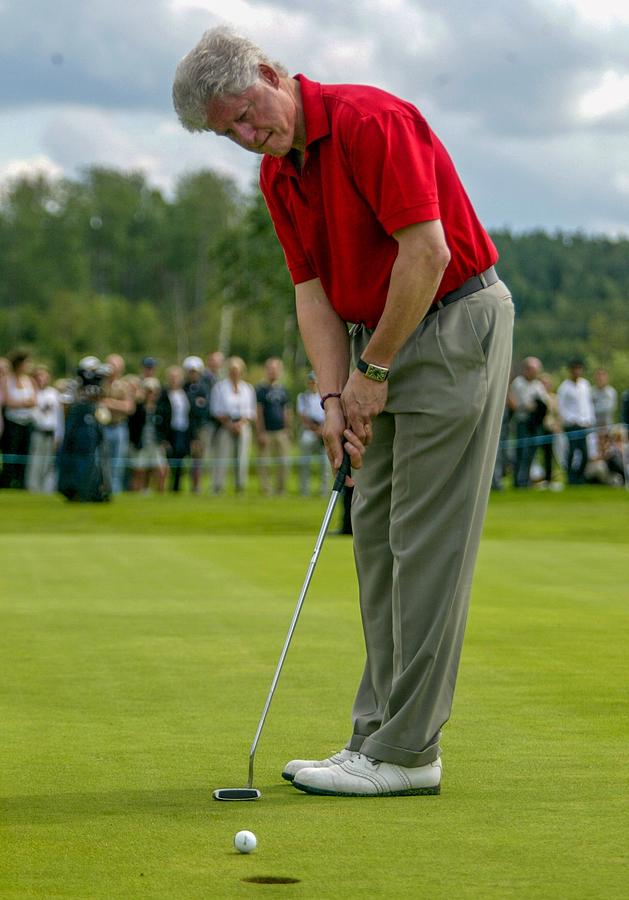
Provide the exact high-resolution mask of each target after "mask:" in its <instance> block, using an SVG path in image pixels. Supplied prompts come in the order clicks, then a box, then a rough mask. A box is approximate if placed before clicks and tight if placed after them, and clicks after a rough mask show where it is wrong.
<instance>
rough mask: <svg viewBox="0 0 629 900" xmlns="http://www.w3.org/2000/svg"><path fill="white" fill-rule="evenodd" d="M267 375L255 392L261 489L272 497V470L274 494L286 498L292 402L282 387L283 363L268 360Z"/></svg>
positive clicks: (278, 360)
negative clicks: (271, 474)
mask: <svg viewBox="0 0 629 900" xmlns="http://www.w3.org/2000/svg"><path fill="white" fill-rule="evenodd" d="M264 371H265V374H266V380H265V381H263V382H262V383H261V384H259V385H258V386H257V388H256V399H257V428H258V446H259V448H260V456H259V462H260V488H261V490H262V493H263V494H270V493H271V479H270V472H269V469H270V467H271V466H273V467H274V470H275V471H274V473H273V474H274V476H275V478H274V481H275V490H274V493H276V494H283V493H284V491H285V490H286V482H287V479H288V471H289V466H290V458H289V453H290V438H289V429H290V424H291V411H290V398H289V396H288V392H287V390H286V388H285V387H284V385H283V384H282V383H281V378H282V375H283V372H284V366H283V365H282V360H281V359H278V358H277V357H276V356H273V357H271V358H270V359H267V361H266V363H265V364H264Z"/></svg>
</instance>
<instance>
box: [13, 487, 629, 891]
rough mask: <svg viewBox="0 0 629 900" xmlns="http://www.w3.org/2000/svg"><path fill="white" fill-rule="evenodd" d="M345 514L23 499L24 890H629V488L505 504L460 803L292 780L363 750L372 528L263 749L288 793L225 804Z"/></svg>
mask: <svg viewBox="0 0 629 900" xmlns="http://www.w3.org/2000/svg"><path fill="white" fill-rule="evenodd" d="M323 508H324V506H323V501H321V500H314V499H313V500H308V501H303V500H297V499H296V498H285V499H284V498H282V499H266V500H264V499H257V498H255V499H247V498H229V497H227V498H221V499H220V500H216V499H214V498H208V497H203V498H197V497H190V496H185V495H182V496H177V497H172V496H168V497H138V496H125V497H122V498H118V499H117V500H116V501H115V502H114V503H112V504H111V505H108V506H100V507H89V506H80V507H77V506H73V505H68V504H65V503H63V502H62V501H61V500H59V499H57V498H55V497H52V498H46V497H32V496H24V495H20V494H17V493H8V492H3V493H2V495H0V513H1V516H0V531H1V532H2V537H1V538H0V541H1V543H0V585H1V596H2V601H1V620H0V652H1V654H2V661H3V662H2V670H3V677H2V694H3V701H2V707H3V708H2V713H1V715H2V724H3V729H2V730H3V736H2V741H1V742H0V773H1V774H0V779H1V793H2V813H1V823H2V832H3V834H2V838H1V840H2V846H3V854H2V861H1V863H0V865H1V870H0V896H2V897H3V898H4V897H6V898H30V897H33V898H53V897H54V898H56V897H60V898H61V897H65V898H82V900H84V898H136V897H142V898H144V897H146V898H168V900H173V898H185V900H190V898H201V897H218V898H222V897H255V896H270V897H280V896H287V897H288V896H295V897H306V898H315V897H316V898H328V897H330V898H335V897H339V898H341V897H343V898H352V897H361V896H362V897H387V898H388V897H391V898H407V897H408V898H419V897H424V896H426V897H432V896H441V897H447V898H461V897H462V898H487V897H491V898H494V897H495V898H505V897H517V898H542V897H543V898H551V897H552V898H557V897H560V898H564V897H565V898H581V897H582V898H598V897H601V898H603V897H604V898H615V897H621V896H623V897H624V896H626V885H627V870H626V834H627V825H628V821H627V819H628V817H627V807H626V797H627V780H626V767H625V768H623V761H624V762H625V763H626V757H624V758H623V754H622V750H623V747H624V749H625V751H626V740H627V721H626V712H627V709H626V686H627V675H628V672H629V662H628V658H629V655H628V654H627V632H628V631H629V629H628V627H627V606H628V601H629V589H628V586H627V585H628V583H629V581H628V578H627V572H628V571H629V568H628V563H629V552H628V550H627V540H628V538H629V516H628V511H629V496H628V495H627V494H626V493H625V492H623V491H614V490H611V489H610V490H606V489H604V488H600V489H595V488H594V489H582V490H576V491H573V492H571V491H566V492H565V493H563V494H561V495H554V494H553V495H550V494H548V495H541V494H532V493H530V494H529V493H518V494H515V493H513V492H507V493H506V494H504V495H501V496H496V497H493V498H492V501H491V504H490V511H489V516H488V522H487V527H486V531H485V537H484V540H483V543H482V547H481V553H480V558H479V564H478V569H477V577H476V581H475V585H474V593H473V602H472V610H471V614H470V621H469V626H468V634H467V639H466V644H465V649H464V655H463V661H462V668H461V675H460V679H459V685H458V689H457V695H456V698H455V707H454V711H453V717H452V721H451V723H450V724H449V725H448V726H447V727H446V729H445V733H444V740H443V745H444V773H445V774H444V782H443V790H442V794H441V796H440V797H417V798H397V799H395V798H394V799H368V800H361V799H353V798H319V797H310V796H307V795H304V794H301V793H299V792H298V791H296V790H295V789H294V788H292V787H291V786H290V784H288V783H286V782H284V781H283V780H282V779H281V778H280V771H281V767H282V764H283V763H284V762H285V761H286V760H287V759H290V758H291V757H293V756H303V755H306V754H309V753H312V754H313V755H327V754H328V753H329V752H330V751H332V750H335V749H338V748H339V747H341V746H342V745H343V743H344V741H345V739H346V737H347V729H348V716H349V709H350V706H351V701H352V697H353V692H354V688H355V685H356V682H357V679H358V676H359V673H360V670H361V668H362V638H361V635H360V626H359V620H358V613H357V607H356V602H357V601H356V588H355V583H354V576H353V564H352V555H351V541H350V540H348V539H347V538H338V537H332V536H331V537H330V538H329V539H328V541H327V542H326V544H325V547H324V549H323V552H322V556H321V559H320V562H319V566H318V568H317V572H316V574H315V577H314V580H313V583H312V586H311V590H310V593H309V596H308V598H307V601H306V605H305V607H304V611H303V614H302V618H301V620H300V622H299V625H298V629H297V633H296V636H295V641H294V644H293V646H292V647H291V650H290V653H289V655H288V659H287V662H286V666H285V670H284V674H283V676H282V680H281V681H280V685H279V687H278V692H277V694H276V697H275V700H274V702H273V705H272V707H271V711H270V714H269V719H268V722H267V726H266V729H265V731H264V733H263V736H262V739H261V742H260V746H259V749H258V755H257V763H256V778H255V784H256V786H257V787H258V788H260V790H261V791H262V794H263V796H262V799H261V800H259V801H257V802H254V803H232V804H230V803H217V802H215V801H213V800H212V799H211V791H212V789H214V788H216V787H238V786H241V785H243V784H244V783H245V782H246V776H247V757H248V751H249V745H250V742H251V739H252V737H253V733H254V731H255V727H256V725H257V722H258V718H259V715H260V712H261V707H262V704H263V703H264V699H265V697H266V693H267V690H268V687H269V683H270V680H271V677H272V675H273V671H274V668H275V665H276V662H277V658H278V654H279V651H280V649H281V646H282V643H283V640H284V637H285V634H286V630H287V627H288V623H289V621H290V617H291V615H292V612H293V609H294V605H295V601H296V598H297V594H298V592H299V588H300V586H301V583H302V580H303V577H304V574H305V570H306V567H307V564H308V562H309V559H310V554H311V552H312V547H313V544H314V539H315V537H316V533H317V530H318V527H319V523H320V521H321V516H322V513H323ZM241 829H249V830H251V831H253V832H255V834H256V835H257V838H258V849H257V850H256V852H255V853H253V854H252V855H250V856H241V855H239V854H236V853H235V851H234V850H233V848H232V843H231V842H232V838H233V835H234V834H235V832H236V831H239V830H241ZM251 878H262V879H278V878H280V879H282V878H290V879H297V882H296V883H292V884H270V883H250V882H246V881H245V879H251Z"/></svg>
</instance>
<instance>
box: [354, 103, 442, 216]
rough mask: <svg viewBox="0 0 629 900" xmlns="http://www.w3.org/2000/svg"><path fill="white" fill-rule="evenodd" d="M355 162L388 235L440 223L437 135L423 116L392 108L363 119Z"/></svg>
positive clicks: (358, 128) (358, 177) (356, 137)
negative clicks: (409, 226)
mask: <svg viewBox="0 0 629 900" xmlns="http://www.w3.org/2000/svg"><path fill="white" fill-rule="evenodd" d="M350 161H351V166H352V174H353V176H354V179H355V181H356V184H357V186H358V188H359V190H360V191H361V193H362V194H363V196H364V197H365V199H366V200H367V202H368V203H369V205H370V206H371V208H372V209H373V211H374V214H375V215H376V217H377V219H378V220H379V222H380V224H381V225H382V227H383V228H384V230H385V231H386V232H387V234H393V232H394V231H397V230H398V229H399V228H404V227H405V226H406V225H413V224H415V223H416V222H428V221H431V220H434V219H439V218H440V212H439V198H438V192H437V182H436V178H435V148H434V143H433V135H432V132H431V130H430V128H429V127H428V123H427V122H426V121H425V119H424V118H423V117H422V115H421V114H420V113H419V112H417V113H416V115H413V114H412V113H411V112H410V111H408V112H407V111H402V110H397V109H391V110H384V111H379V112H378V113H377V114H374V115H371V116H363V117H362V118H360V119H359V120H358V121H357V122H356V123H354V127H353V134H352V137H351V140H350Z"/></svg>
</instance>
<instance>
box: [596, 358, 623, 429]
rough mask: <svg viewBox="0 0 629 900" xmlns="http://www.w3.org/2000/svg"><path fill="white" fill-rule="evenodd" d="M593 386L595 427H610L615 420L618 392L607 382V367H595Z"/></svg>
mask: <svg viewBox="0 0 629 900" xmlns="http://www.w3.org/2000/svg"><path fill="white" fill-rule="evenodd" d="M593 378H594V387H593V388H592V402H593V404H594V416H595V419H596V427H597V428H603V429H607V428H610V427H611V426H612V425H613V424H614V423H615V420H616V409H617V408H618V393H617V391H616V388H614V387H612V386H611V384H610V383H609V373H608V372H607V369H597V370H596V371H595V372H594V376H593Z"/></svg>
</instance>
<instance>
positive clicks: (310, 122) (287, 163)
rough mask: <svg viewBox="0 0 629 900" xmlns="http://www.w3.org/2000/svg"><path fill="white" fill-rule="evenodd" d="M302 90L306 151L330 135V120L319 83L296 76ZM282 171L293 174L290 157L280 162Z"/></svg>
mask: <svg viewBox="0 0 629 900" xmlns="http://www.w3.org/2000/svg"><path fill="white" fill-rule="evenodd" d="M295 80H296V81H298V82H299V87H300V89H301V102H302V106H303V110H304V122H305V124H306V151H307V149H308V147H310V145H311V144H314V142H315V141H318V140H321V138H324V137H325V136H326V135H328V134H329V133H330V120H329V119H328V113H327V110H326V108H325V104H324V102H323V91H322V87H321V84H320V83H319V82H318V81H310V79H309V78H306V76H305V75H301V74H299V75H295ZM280 171H285V172H293V171H294V166H293V164H292V162H291V160H290V158H289V157H288V156H283V157H282V158H281V161H280Z"/></svg>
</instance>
